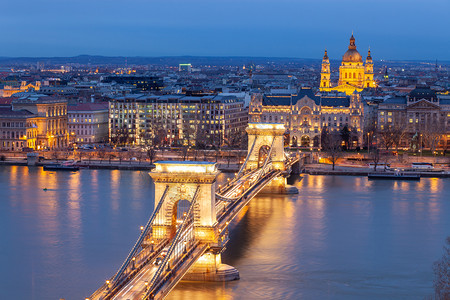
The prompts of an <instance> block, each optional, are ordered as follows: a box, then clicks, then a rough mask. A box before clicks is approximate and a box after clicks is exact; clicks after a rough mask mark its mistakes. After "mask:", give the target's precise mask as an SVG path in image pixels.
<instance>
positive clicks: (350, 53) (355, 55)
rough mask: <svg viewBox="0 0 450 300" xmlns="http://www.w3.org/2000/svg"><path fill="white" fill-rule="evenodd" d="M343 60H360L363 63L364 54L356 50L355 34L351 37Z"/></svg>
mask: <svg viewBox="0 0 450 300" xmlns="http://www.w3.org/2000/svg"><path fill="white" fill-rule="evenodd" d="M342 62H360V63H362V56H361V54H359V52H358V50H356V44H355V38H354V37H353V34H352V36H351V38H350V45H349V46H348V50H347V52H345V53H344V56H342Z"/></svg>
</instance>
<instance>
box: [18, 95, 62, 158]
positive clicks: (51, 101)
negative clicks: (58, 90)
mask: <svg viewBox="0 0 450 300" xmlns="http://www.w3.org/2000/svg"><path fill="white" fill-rule="evenodd" d="M16 95H17V96H18V98H15V99H14V100H13V101H12V109H13V110H27V111H29V112H31V113H33V114H34V115H35V116H36V117H35V122H34V123H35V124H36V126H37V136H36V144H35V146H36V149H37V150H41V149H62V148H66V147H67V146H68V140H69V138H68V137H69V133H68V130H67V100H65V99H62V98H55V97H50V96H46V95H41V94H33V93H29V94H28V93H24V94H22V93H18V94H16ZM16 95H14V96H13V97H16Z"/></svg>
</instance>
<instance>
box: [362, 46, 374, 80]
mask: <svg viewBox="0 0 450 300" xmlns="http://www.w3.org/2000/svg"><path fill="white" fill-rule="evenodd" d="M364 67H365V70H364V87H365V88H371V87H375V83H374V81H373V60H372V55H371V54H370V48H369V52H368V53H367V58H366V64H365V66H364Z"/></svg>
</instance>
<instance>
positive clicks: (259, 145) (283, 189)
mask: <svg viewBox="0 0 450 300" xmlns="http://www.w3.org/2000/svg"><path fill="white" fill-rule="evenodd" d="M246 131H247V134H248V154H247V157H248V160H247V162H246V165H245V170H254V169H257V168H260V167H263V165H264V163H265V161H266V159H267V157H269V160H270V161H271V163H272V169H274V170H280V171H284V175H285V176H280V177H277V178H274V179H273V180H272V181H271V183H270V184H268V185H267V186H266V187H265V188H264V189H263V190H262V193H270V194H271V193H274V194H297V193H298V190H297V188H296V187H293V186H290V185H288V184H287V183H286V176H288V175H289V173H290V170H287V168H286V165H285V161H286V157H285V153H284V134H285V133H286V128H285V127H284V124H281V123H249V124H248V127H247V129H246Z"/></svg>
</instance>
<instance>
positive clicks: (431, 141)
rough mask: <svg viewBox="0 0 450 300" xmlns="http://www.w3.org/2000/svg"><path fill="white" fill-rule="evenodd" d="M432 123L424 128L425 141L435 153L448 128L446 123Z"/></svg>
mask: <svg viewBox="0 0 450 300" xmlns="http://www.w3.org/2000/svg"><path fill="white" fill-rule="evenodd" d="M430 125H431V126H430ZM430 125H429V126H427V127H426V128H425V129H424V130H423V143H424V144H425V146H426V147H427V148H429V149H430V151H431V153H433V154H434V153H435V151H436V149H437V147H438V145H439V142H440V140H441V138H442V136H443V135H444V134H445V133H446V128H445V123H433V124H430Z"/></svg>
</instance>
